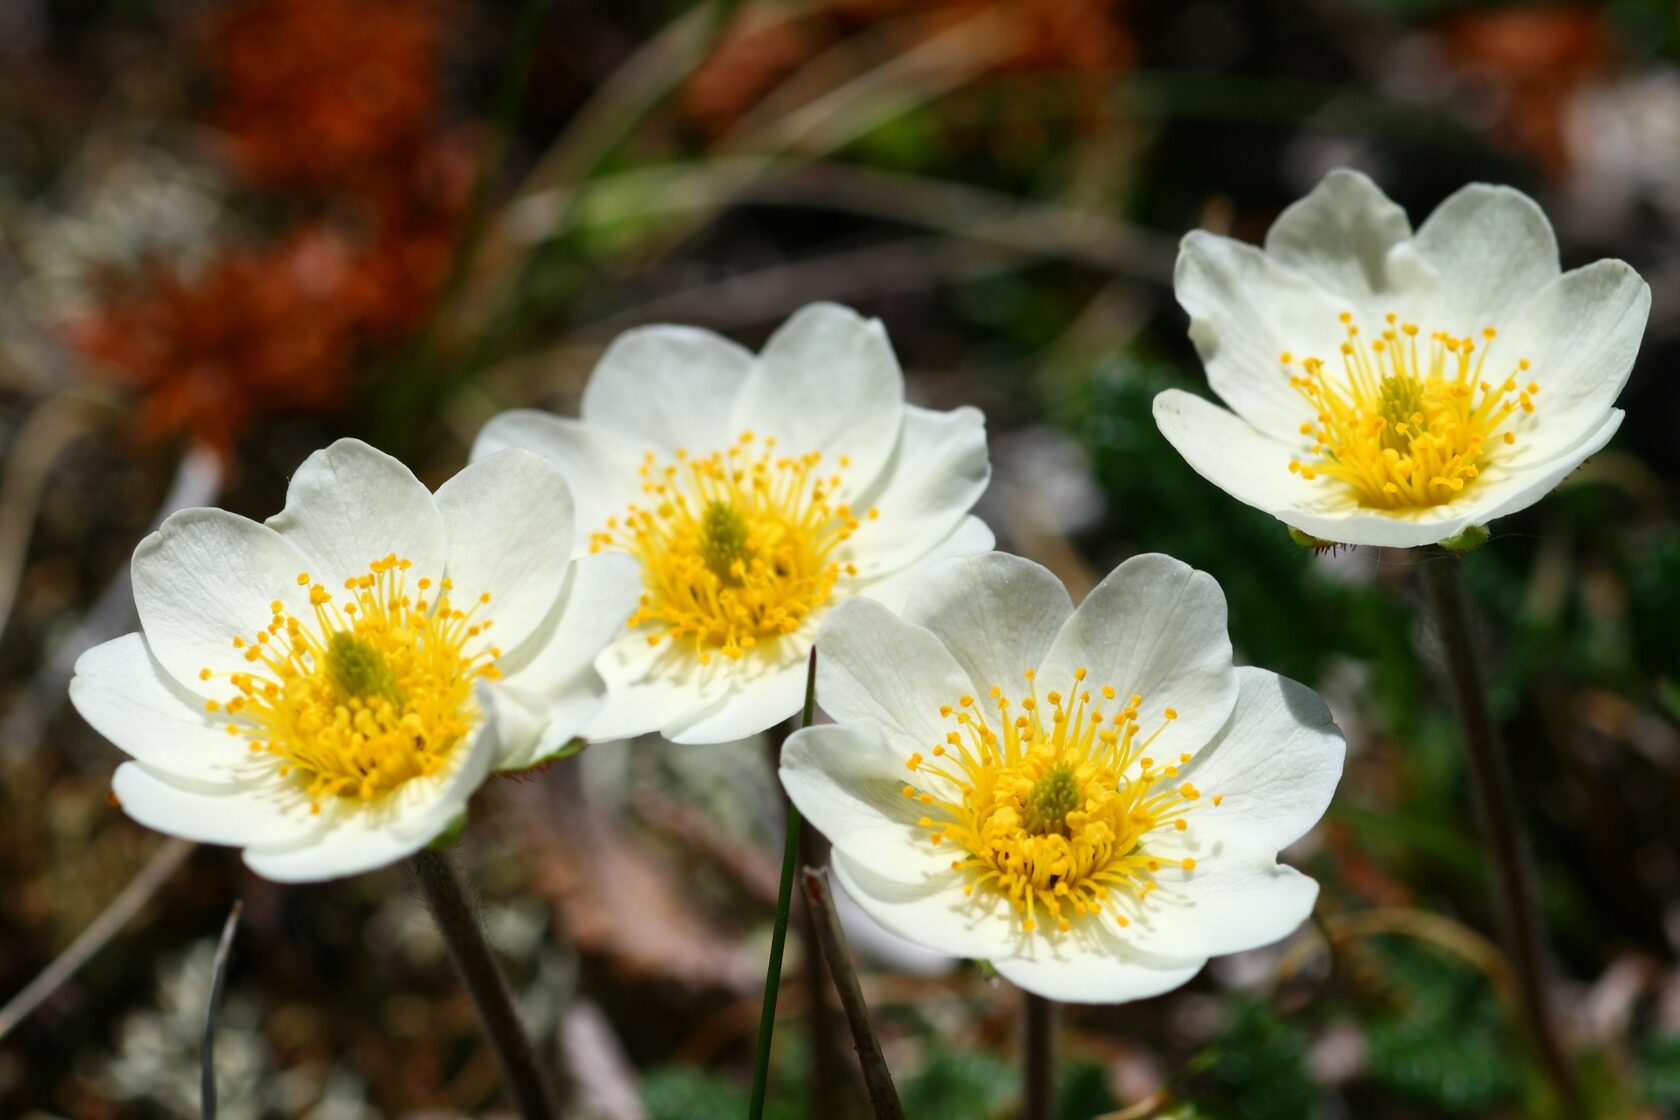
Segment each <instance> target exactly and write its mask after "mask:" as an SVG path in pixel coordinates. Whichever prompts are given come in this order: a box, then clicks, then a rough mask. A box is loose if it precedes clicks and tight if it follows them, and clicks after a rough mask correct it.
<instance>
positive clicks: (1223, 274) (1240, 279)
mask: <svg viewBox="0 0 1680 1120" xmlns="http://www.w3.org/2000/svg"><path fill="white" fill-rule="evenodd" d="M1173 293H1174V294H1175V295H1176V296H1177V297H1178V302H1179V305H1180V306H1182V307H1183V308H1184V310H1185V311H1187V312H1189V314H1190V341H1191V342H1193V343H1194V344H1195V346H1196V353H1197V354H1199V355H1201V359H1202V364H1203V365H1204V366H1206V367H1207V376H1208V384H1209V385H1211V386H1212V387H1213V391H1214V392H1216V393H1218V394H1219V396H1220V398H1221V399H1223V400H1224V401H1225V403H1226V404H1228V405H1230V406H1231V408H1232V409H1234V410H1235V411H1236V413H1237V414H1238V415H1239V416H1241V417H1242V418H1243V419H1245V420H1247V421H1248V422H1249V423H1251V424H1253V425H1254V426H1255V427H1257V428H1259V429H1260V430H1261V431H1262V432H1265V433H1266V434H1268V435H1271V436H1273V437H1274V438H1276V439H1280V440H1289V439H1293V438H1295V437H1296V435H1297V433H1298V432H1299V430H1300V427H1301V422H1302V421H1303V420H1309V419H1311V418H1312V408H1311V406H1310V405H1308V404H1307V403H1306V402H1305V401H1303V400H1302V399H1301V396H1300V394H1299V393H1297V392H1296V391H1295V389H1294V388H1292V387H1291V386H1290V384H1289V373H1288V371H1287V370H1286V369H1285V367H1284V366H1283V365H1282V363H1281V362H1280V360H1279V359H1280V358H1281V357H1282V355H1283V354H1284V353H1285V352H1289V353H1291V354H1293V355H1294V356H1295V357H1296V358H1297V359H1299V358H1302V357H1305V356H1308V355H1315V354H1316V355H1319V356H1325V355H1331V356H1334V355H1336V354H1338V353H1339V348H1340V346H1341V344H1342V341H1343V339H1344V333H1343V327H1342V324H1341V321H1340V320H1339V319H1338V318H1337V316H1338V315H1339V314H1340V313H1341V312H1343V311H1347V310H1350V308H1349V306H1348V304H1349V302H1350V301H1348V300H1340V301H1338V300H1337V299H1336V298H1335V297H1334V296H1333V295H1330V294H1327V293H1325V292H1324V291H1323V290H1322V289H1320V288H1319V287H1318V286H1317V285H1316V284H1314V283H1313V282H1312V281H1311V280H1309V279H1307V278H1306V277H1305V276H1303V275H1302V274H1301V273H1299V272H1296V271H1294V270H1292V269H1289V268H1286V267H1284V266H1283V265H1281V264H1279V263H1278V262H1277V261H1274V260H1273V259H1272V258H1270V257H1269V256H1267V255H1266V254H1265V253H1263V252H1261V251H1260V250H1259V249H1256V248H1255V247H1254V246H1252V245H1245V244H1243V243H1242V242H1240V241H1233V240H1231V239H1230V238H1228V237H1217V236H1215V235H1213V234H1210V233H1204V232H1202V231H1200V230H1197V231H1195V232H1193V233H1191V234H1189V235H1187V236H1186V237H1185V238H1184V241H1183V243H1182V244H1181V246H1180V248H1179V251H1178V265H1177V267H1176V268H1175V269H1174V271H1173Z"/></svg>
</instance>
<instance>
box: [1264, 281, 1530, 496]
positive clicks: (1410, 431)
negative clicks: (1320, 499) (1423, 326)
mask: <svg viewBox="0 0 1680 1120" xmlns="http://www.w3.org/2000/svg"><path fill="white" fill-rule="evenodd" d="M1341 319H1342V324H1343V327H1344V329H1345V331H1346V338H1345V339H1344V341H1343V342H1342V344H1341V348H1340V350H1341V369H1340V370H1339V371H1338V370H1333V369H1332V368H1331V367H1329V366H1328V365H1327V364H1326V363H1325V362H1324V360H1323V359H1321V358H1316V357H1309V358H1304V359H1301V361H1300V372H1298V373H1297V372H1296V370H1295V359H1294V357H1293V355H1291V354H1290V353H1289V352H1288V351H1285V352H1284V353H1283V354H1281V355H1279V359H1278V360H1279V362H1280V363H1281V364H1282V365H1283V367H1284V369H1285V372H1286V373H1287V374H1288V375H1289V383H1290V385H1291V386H1292V387H1293V388H1294V389H1295V391H1296V392H1298V393H1299V394H1300V395H1301V396H1302V398H1303V399H1305V400H1306V401H1307V403H1308V404H1310V405H1311V406H1312V409H1313V413H1312V418H1311V419H1310V420H1307V421H1305V422H1303V423H1302V424H1301V435H1303V436H1305V437H1307V438H1308V439H1310V440H1311V441H1312V443H1311V446H1310V449H1309V452H1308V456H1309V457H1308V458H1306V459H1304V460H1303V459H1296V460H1292V461H1291V462H1290V464H1289V470H1290V472H1291V473H1295V474H1299V475H1300V476H1301V477H1302V478H1305V479H1308V480H1312V479H1315V478H1317V477H1318V476H1320V475H1324V476H1325V477H1327V478H1332V479H1336V480H1338V481H1340V482H1341V483H1343V484H1345V485H1346V486H1347V487H1348V488H1349V489H1350V490H1351V491H1352V492H1353V496H1354V498H1355V499H1356V500H1357V501H1358V503H1359V504H1360V505H1361V506H1365V507H1367V508H1370V509H1380V510H1394V511H1401V510H1416V509H1426V508H1428V507H1430V506H1437V505H1441V504H1443V503H1446V502H1450V501H1452V500H1453V499H1455V498H1457V497H1458V496H1459V495H1460V494H1461V493H1463V492H1464V490H1465V488H1466V487H1467V486H1469V485H1471V484H1472V483H1474V481H1475V480H1476V479H1477V478H1478V477H1480V475H1481V474H1482V472H1483V471H1484V470H1486V469H1487V467H1488V465H1489V464H1490V463H1492V462H1494V461H1495V460H1496V459H1497V457H1498V456H1499V455H1500V454H1502V453H1503V449H1504V448H1505V447H1508V446H1510V445H1511V444H1514V443H1515V442H1516V441H1517V435H1516V432H1515V431H1514V430H1513V427H1514V423H1513V420H1512V418H1513V415H1514V414H1515V413H1517V412H1518V411H1521V412H1523V413H1533V412H1534V397H1535V395H1536V394H1537V393H1539V391H1540V386H1539V385H1538V384H1536V383H1535V382H1533V381H1530V382H1529V383H1528V384H1527V385H1526V386H1523V385H1519V383H1518V374H1525V373H1526V372H1527V370H1528V368H1529V363H1528V360H1527V359H1526V358H1525V359H1522V360H1520V361H1518V362H1517V363H1516V367H1515V369H1514V370H1513V372H1512V373H1510V374H1509V375H1508V376H1506V377H1505V378H1503V379H1502V380H1500V381H1498V382H1493V381H1489V380H1484V374H1485V372H1486V365H1487V359H1488V354H1489V353H1490V352H1491V350H1492V348H1493V343H1494V339H1495V338H1496V337H1497V336H1498V332H1497V331H1495V330H1494V328H1492V327H1488V328H1486V329H1485V330H1484V331H1483V332H1482V343H1481V344H1480V345H1478V343H1477V341H1476V340H1475V339H1474V338H1472V337H1470V336H1464V337H1462V338H1460V337H1455V336H1453V335H1450V334H1447V333H1446V332H1444V331H1435V332H1433V333H1432V334H1430V335H1429V336H1428V339H1427V341H1425V342H1423V343H1421V344H1420V343H1419V341H1418V326H1417V324H1416V323H1402V322H1399V321H1398V319H1397V317H1396V316H1394V315H1392V314H1391V315H1388V316H1387V317H1386V322H1385V325H1384V328H1383V330H1382V331H1381V332H1380V334H1379V335H1378V336H1377V337H1375V338H1370V339H1367V338H1366V337H1365V336H1364V335H1362V334H1361V331H1360V327H1359V324H1358V323H1356V322H1354V321H1353V314H1352V313H1351V312H1343V313H1342V316H1341Z"/></svg>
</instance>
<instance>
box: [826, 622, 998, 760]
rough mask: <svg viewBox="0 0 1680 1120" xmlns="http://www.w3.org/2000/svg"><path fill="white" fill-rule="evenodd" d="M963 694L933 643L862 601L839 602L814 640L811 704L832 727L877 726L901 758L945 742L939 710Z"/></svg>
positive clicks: (959, 672)
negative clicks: (854, 723) (896, 740)
mask: <svg viewBox="0 0 1680 1120" xmlns="http://www.w3.org/2000/svg"><path fill="white" fill-rule="evenodd" d="M970 688H971V686H970V684H969V681H968V674H967V673H965V672H964V671H963V669H962V666H960V665H958V664H957V662H956V661H955V659H953V658H952V656H951V655H950V653H949V652H947V651H946V649H945V647H944V645H942V644H941V643H940V641H939V639H938V638H937V637H935V636H934V635H933V634H932V633H930V632H929V631H927V630H924V629H922V628H921V627H920V626H913V625H911V624H910V623H908V622H901V621H899V619H897V618H896V617H894V615H893V613H892V612H891V611H890V610H888V609H887V608H886V607H884V606H882V605H881V604H880V603H876V602H873V601H871V600H869V599H851V600H848V601H847V602H844V603H841V604H840V605H839V606H838V607H835V608H834V610H833V611H832V612H830V614H829V616H828V617H827V618H826V619H824V620H823V624H822V629H821V630H820V631H818V633H817V704H818V705H819V706H820V707H821V708H822V710H823V711H825V712H827V713H828V714H829V715H830V716H832V717H834V719H835V720H836V721H838V722H842V723H845V722H849V721H851V720H873V721H874V722H876V723H878V724H880V725H881V726H882V727H883V728H885V729H886V730H887V731H888V732H889V733H893V734H896V735H897V736H899V737H900V743H899V744H898V745H899V746H900V748H901V749H904V750H905V752H906V755H908V753H909V751H911V750H915V749H917V748H918V747H921V748H925V747H929V746H932V745H934V744H936V743H941V742H943V741H944V739H945V732H946V730H947V727H946V725H945V720H944V719H943V717H941V716H940V714H939V708H940V706H941V705H947V704H953V705H954V704H956V703H957V701H958V700H959V699H960V698H961V697H962V696H964V695H965V694H967V693H968V692H969V690H970ZM982 695H983V694H982ZM905 744H908V746H905Z"/></svg>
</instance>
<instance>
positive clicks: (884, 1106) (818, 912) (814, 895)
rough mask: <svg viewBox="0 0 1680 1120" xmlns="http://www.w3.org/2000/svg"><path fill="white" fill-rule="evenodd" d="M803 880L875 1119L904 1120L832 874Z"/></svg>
mask: <svg viewBox="0 0 1680 1120" xmlns="http://www.w3.org/2000/svg"><path fill="white" fill-rule="evenodd" d="M803 878H804V881H805V906H806V909H807V910H808V911H809V913H810V915H811V924H812V925H813V926H814V927H815V930H816V941H817V944H818V945H820V946H822V955H823V956H824V957H825V958H826V959H827V960H828V971H829V975H831V976H832V977H833V978H834V990H835V991H836V992H838V993H839V994H840V1006H841V1008H842V1009H844V1010H845V1012H846V1023H847V1025H848V1026H850V1027H851V1028H852V1045H853V1046H854V1047H856V1048H857V1055H858V1065H859V1066H861V1067H862V1068H863V1084H864V1087H865V1088H866V1089H868V1090H869V1103H870V1106H871V1107H872V1108H873V1109H874V1110H875V1118H876V1120H904V1106H903V1105H902V1104H900V1103H899V1099H898V1089H897V1088H896V1087H895V1086H894V1085H893V1079H892V1071H891V1070H889V1069H888V1068H887V1059H886V1058H885V1057H884V1056H883V1055H882V1054H881V1043H880V1040H879V1039H877V1038H876V1037H875V1027H874V1025H873V1024H871V1023H870V1021H869V1005H868V1004H866V1003H864V1001H863V985H862V984H861V983H859V981H858V974H857V969H856V968H855V967H854V966H853V965H852V955H851V953H850V952H848V951H847V949H846V935H845V933H844V932H843V931H842V930H841V929H840V916H839V915H838V914H836V913H835V911H834V896H833V894H832V892H831V891H830V890H829V886H828V873H827V872H826V871H817V870H815V869H813V868H810V867H807V868H806V869H805V873H804V876H803Z"/></svg>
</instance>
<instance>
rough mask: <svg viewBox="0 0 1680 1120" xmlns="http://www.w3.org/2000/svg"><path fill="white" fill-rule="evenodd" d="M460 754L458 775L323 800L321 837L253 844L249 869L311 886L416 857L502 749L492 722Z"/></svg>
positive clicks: (248, 856)
mask: <svg viewBox="0 0 1680 1120" xmlns="http://www.w3.org/2000/svg"><path fill="white" fill-rule="evenodd" d="M459 749H461V750H462V751H463V752H464V753H463V756H462V758H461V760H460V762H458V763H457V764H456V767H455V769H454V770H453V771H452V772H450V773H448V774H446V775H438V776H436V777H434V778H430V779H416V780H414V781H411V782H407V783H405V784H404V785H402V786H401V787H399V788H398V789H397V790H396V791H395V792H394V793H393V794H392V795H391V796H389V797H387V798H383V799H381V800H378V801H373V802H368V803H363V802H359V801H354V800H350V799H344V798H332V799H330V800H329V801H326V802H323V804H322V810H321V815H322V817H324V818H325V819H326V820H327V826H326V827H325V828H323V829H322V830H321V831H320V832H319V833H318V834H317V835H316V836H314V837H312V838H311V839H310V840H309V841H308V842H306V843H293V844H289V845H284V846H277V845H272V844H266V843H265V844H252V845H250V846H248V847H247V848H246V849H245V865H246V866H247V867H249V868H250V869H251V870H252V871H255V872H256V873H257V874H258V875H261V876H262V877H263V878H265V879H271V880H273V881H274V882H277V883H313V882H321V881H323V880H326V879H339V878H344V877H345V876H349V875H360V874H362V873H363V872H367V871H373V870H375V869H377V868H380V867H385V866H388V865H390V864H393V863H396V862H397V861H398V860H401V859H405V858H407V857H408V856H411V855H413V854H414V853H415V852H417V851H419V850H420V849H421V848H424V847H425V846H426V845H427V844H430V843H431V842H432V841H433V840H435V839H437V837H438V836H440V835H441V834H442V833H443V832H444V830H446V829H447V828H448V827H449V826H450V824H452V823H453V822H454V821H455V819H456V818H457V817H458V816H460V815H461V814H462V813H464V812H466V809H467V801H468V800H469V799H470V798H471V797H472V794H473V792H474V791H475V790H477V789H478V787H479V786H480V785H482V784H483V782H484V779H485V777H486V775H487V774H488V773H489V770H490V766H491V764H492V762H493V761H494V759H495V758H496V756H497V754H498V750H499V747H498V744H497V742H496V737H495V735H494V733H493V732H492V731H491V730H490V728H489V726H488V725H486V726H484V727H481V728H480V730H479V732H478V733H477V734H475V735H474V736H473V737H472V738H471V739H470V740H469V741H468V742H467V743H465V744H463V745H462V747H461V748H459Z"/></svg>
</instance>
